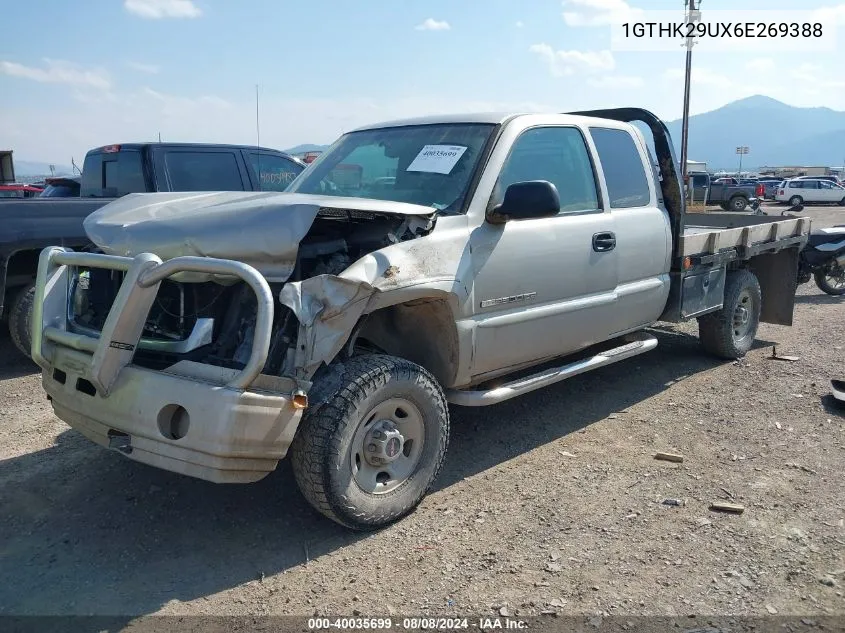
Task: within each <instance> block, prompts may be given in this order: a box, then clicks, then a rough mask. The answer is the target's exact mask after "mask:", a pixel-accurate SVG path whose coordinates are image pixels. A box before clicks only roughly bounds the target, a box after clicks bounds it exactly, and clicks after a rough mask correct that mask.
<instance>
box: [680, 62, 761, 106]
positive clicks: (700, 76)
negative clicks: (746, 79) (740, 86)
mask: <svg viewBox="0 0 845 633" xmlns="http://www.w3.org/2000/svg"><path fill="white" fill-rule="evenodd" d="M663 78H664V79H667V80H670V81H673V82H674V81H677V82H680V83H681V84H683V81H684V69H683V68H670V69H668V70H666V71H664V73H663ZM690 83H691V84H692V85H701V86H712V87H714V88H733V87H735V86H736V85H737V84H736V82H735V81H734V80H733V79H731V78H730V77H728V76H727V75H723V74H720V73H717V72H715V71H713V70H710V69H709V68H705V67H703V66H693V68H692V75H691V76H690ZM752 94H753V93H752ZM744 96H746V95H745V94H742V95H735V97H736V98H737V99H741V98H742V97H744Z"/></svg>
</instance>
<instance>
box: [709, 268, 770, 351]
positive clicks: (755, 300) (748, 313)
mask: <svg viewBox="0 0 845 633" xmlns="http://www.w3.org/2000/svg"><path fill="white" fill-rule="evenodd" d="M761 305H762V301H761V294H760V284H759V283H758V281H757V277H755V276H754V274H753V273H751V272H749V271H747V270H736V271H731V272H729V273H728V276H727V279H726V280H725V300H724V303H723V306H722V309H721V310H719V311H718V312H711V313H710V314H705V315H704V316H702V317H699V318H698V338H699V340H700V341H701V345H702V346H703V347H704V349H705V351H707V352H708V353H709V354H713V355H714V356H718V357H719V358H725V359H728V360H735V359H737V358H742V357H743V356H745V354H746V353H747V352H748V350H750V349H751V346H752V345H753V344H754V338H755V337H756V336H757V326H758V325H759V324H760V307H761Z"/></svg>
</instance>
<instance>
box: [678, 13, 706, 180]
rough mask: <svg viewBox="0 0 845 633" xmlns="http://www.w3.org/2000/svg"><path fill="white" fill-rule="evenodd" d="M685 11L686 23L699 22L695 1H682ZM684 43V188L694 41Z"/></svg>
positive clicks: (682, 153) (682, 173)
mask: <svg viewBox="0 0 845 633" xmlns="http://www.w3.org/2000/svg"><path fill="white" fill-rule="evenodd" d="M684 4H685V5H686V9H687V22H690V23H692V22H698V21H700V20H701V12H700V11H699V10H698V8H697V7H696V0H684ZM698 6H699V7H700V6H701V0H698ZM686 39H687V41H686V43H685V46H686V49H687V66H686V72H685V73H684V114H683V121H682V123H681V181H682V182H683V184H684V186H686V184H687V178H688V176H687V151H688V144H689V93H690V75H691V74H692V47H693V46H695V41H694V39H693V38H692V37H688V38H686Z"/></svg>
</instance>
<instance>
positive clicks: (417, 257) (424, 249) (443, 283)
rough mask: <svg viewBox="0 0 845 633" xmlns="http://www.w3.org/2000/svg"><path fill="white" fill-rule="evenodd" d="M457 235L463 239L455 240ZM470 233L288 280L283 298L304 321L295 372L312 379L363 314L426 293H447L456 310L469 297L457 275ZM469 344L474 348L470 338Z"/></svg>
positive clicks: (397, 248) (390, 249) (395, 249)
mask: <svg viewBox="0 0 845 633" xmlns="http://www.w3.org/2000/svg"><path fill="white" fill-rule="evenodd" d="M455 238H459V239H455ZM466 243H467V241H466V237H465V236H462V235H460V234H458V233H455V234H453V235H448V234H447V235H443V234H441V235H437V234H436V233H435V234H433V235H428V236H425V237H421V238H418V239H416V240H412V241H408V242H402V243H399V244H394V245H393V246H389V247H387V248H384V249H381V250H379V251H375V252H373V253H369V254H367V255H365V256H364V257H362V258H361V259H360V260H358V261H357V262H355V263H354V264H352V266H350V267H349V268H347V269H346V270H345V271H343V272H342V273H340V275H338V276H335V275H318V276H316V277H311V278H310V279H306V280H304V281H297V282H289V283H287V284H285V286H284V287H283V288H282V290H281V292H280V293H279V301H280V302H281V303H282V304H283V305H285V306H287V307H288V308H290V309H291V310H292V311H293V313H294V314H295V315H296V317H297V319H298V320H299V323H300V330H299V345H298V346H297V351H296V360H295V365H296V371H297V376H298V377H301V378H304V379H309V378H310V377H311V376H313V374H314V372H315V371H317V369H318V368H319V367H320V365H321V364H322V363H327V364H328V363H330V362H331V361H332V360H333V359H334V358H335V356H337V354H338V353H339V352H340V350H341V349H343V346H344V345H345V344H346V342H347V341H348V340H349V337H350V335H351V334H352V331H353V330H354V328H355V326H356V324H357V323H358V321H359V320H360V318H361V317H362V316H363V315H365V314H368V313H370V312H373V311H375V310H378V309H380V308H384V307H387V306H390V305H395V304H397V303H403V302H407V301H412V300H415V299H421V298H426V297H434V296H436V297H445V298H448V300H449V303H450V305H451V306H452V309H453V311H454V313H455V315H456V318H457V317H458V315H459V314H460V313H461V305H462V304H463V303H464V302H465V301H467V300H468V299H469V290H468V289H467V287H466V286H465V285H464V284H463V283H461V282H460V281H459V279H458V277H457V275H458V274H459V272H460V270H461V266H462V265H463V263H465V262H467V261H468V258H465V257H463V253H464V247H465V245H466ZM466 345H467V346H468V348H471V341H467V343H466Z"/></svg>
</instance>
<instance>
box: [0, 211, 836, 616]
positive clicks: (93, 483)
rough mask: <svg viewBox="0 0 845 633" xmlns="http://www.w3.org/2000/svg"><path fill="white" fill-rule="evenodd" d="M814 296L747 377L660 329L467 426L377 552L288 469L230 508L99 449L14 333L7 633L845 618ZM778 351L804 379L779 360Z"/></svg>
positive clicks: (192, 485) (831, 329)
mask: <svg viewBox="0 0 845 633" xmlns="http://www.w3.org/2000/svg"><path fill="white" fill-rule="evenodd" d="M808 214H809V215H811V216H812V217H814V218H815V219H816V224H817V225H831V224H834V223H836V222H845V210H842V209H838V208H827V209H813V210H808ZM799 293H800V296H799V297H798V305H797V309H796V325H795V326H794V327H792V328H785V327H775V326H768V325H766V326H763V327H762V328H761V331H760V334H759V339H760V343H759V346H758V347H757V348H756V349H755V350H753V351H752V352H751V353H750V354H749V355H748V356H747V358H746V359H745V360H744V361H743V362H739V363H720V362H717V361H714V360H712V359H710V358H707V357H705V356H703V355H702V354H701V353H700V352H699V349H698V343H697V339H696V338H695V327H694V324H687V325H685V326H684V327H677V328H676V327H672V328H670V327H665V328H659V329H657V330H656V334H657V336H658V337H659V339H660V345H659V347H658V349H657V350H656V351H655V352H652V353H650V354H648V355H645V356H641V357H638V358H635V359H632V360H629V361H625V362H623V363H620V364H618V365H615V366H611V367H608V368H605V369H603V370H599V371H597V372H594V373H591V374H587V375H584V376H581V377H578V378H575V379H572V380H570V381H567V382H564V383H562V384H559V385H557V386H554V387H551V388H548V389H546V390H544V391H541V392H537V393H535V394H531V395H528V396H526V397H523V398H521V399H516V400H513V401H510V402H507V403H504V404H501V405H498V406H495V407H490V408H485V409H460V408H453V410H452V416H453V435H452V440H451V445H450V449H449V455H448V458H447V463H446V466H445V469H444V472H443V473H442V474H441V476H440V478H439V481H438V482H437V485H436V490H435V491H434V492H433V493H432V494H431V495H430V496H429V497H428V498H427V499H426V500H425V501H424V503H423V504H422V506H421V507H420V508H419V510H418V511H417V512H416V513H415V514H413V515H412V516H410V517H409V518H407V519H406V520H404V521H402V522H400V523H399V524H397V525H395V526H393V527H391V528H389V529H386V530H384V531H382V532H380V533H377V534H374V535H364V536H361V535H354V534H349V533H347V532H345V531H344V530H342V529H341V528H339V527H336V526H335V525H334V524H332V523H330V522H328V521H326V520H324V519H322V518H320V517H319V516H318V515H317V514H316V513H314V512H312V511H311V510H310V509H309V507H308V506H306V504H305V502H304V501H303V500H302V499H301V498H300V496H299V494H298V492H297V491H296V489H295V486H294V483H293V478H292V476H291V473H290V470H289V468H288V466H287V464H283V465H282V466H281V467H280V469H279V470H278V471H277V472H276V473H274V474H273V475H271V476H270V477H268V478H267V479H265V480H264V481H262V482H259V483H258V484H254V485H249V486H231V487H223V486H217V485H214V484H210V483H205V482H201V481H195V480H191V479H188V478H184V477H180V476H177V475H172V474H170V473H166V472H161V471H157V470H154V469H152V468H149V467H146V466H143V465H140V464H137V463H134V462H131V461H129V460H127V459H125V458H123V457H122V456H120V455H119V454H117V453H114V452H109V451H106V450H104V449H101V448H99V447H96V446H94V445H91V444H89V443H88V442H87V441H86V440H84V439H83V438H82V437H81V436H80V435H78V434H77V433H76V432H74V431H71V430H70V429H69V428H68V427H67V426H66V425H65V424H64V423H62V422H60V421H59V420H58V419H56V418H55V417H54V416H53V415H52V413H51V409H50V407H49V403H48V402H47V401H46V399H45V398H44V396H43V394H42V391H41V389H40V385H39V376H38V375H37V374H36V373H35V371H34V368H33V367H32V366H31V365H29V364H26V363H23V362H21V361H19V360H17V359H15V358H14V354H13V352H12V347H11V344H10V342H9V340H8V335H5V334H4V335H0V419H2V422H0V459H2V461H0V508H2V509H3V511H2V512H0V614H2V613H5V614H66V613H79V614H89V613H95V614H114V615H122V614H136V615H139V614H147V613H171V614H200V613H202V614H256V615H263V614H308V615H310V614H313V613H315V612H319V613H333V614H348V615H351V614H352V613H353V611H357V612H360V613H361V614H363V615H375V614H382V615H386V614H388V613H394V614H408V613H418V614H419V613H439V614H450V613H451V614H470V613H481V614H489V613H493V612H494V610H495V611H496V612H498V611H499V610H500V609H502V608H505V609H507V610H508V611H509V612H511V613H512V614H515V615H530V614H538V613H540V612H541V611H544V610H553V611H556V612H559V613H561V614H595V613H608V614H629V615H635V614H666V615H675V614H678V615H686V614H693V613H696V614H720V613H722V614H737V615H739V614H762V615H765V614H767V613H774V612H778V613H780V614H802V615H803V614H816V615H820V614H828V613H845V599H843V591H845V493H843V490H842V483H843V474H842V469H843V464H845V411H843V410H842V409H839V408H837V407H836V406H835V401H833V400H832V399H831V398H830V397H829V395H828V381H829V379H830V377H831V376H837V375H838V376H840V377H845V364H844V363H843V360H842V359H843V352H842V349H843V346H845V340H843V338H842V335H843V331H845V330H843V316H845V314H843V305H842V304H843V302H845V299H839V298H834V297H829V296H827V295H824V294H822V293H821V292H820V291H819V290H818V289H817V288H815V286H813V285H810V284H808V285H805V286H802V287H801V288H800V289H799ZM773 343H777V344H778V351H779V352H780V353H783V354H795V355H798V356H800V361H799V362H796V363H789V362H779V361H773V360H769V359H768V358H767V357H768V356H769V354H770V353H771V345H772V344H773ZM658 450H669V451H672V452H679V453H683V454H684V455H685V456H686V459H685V461H684V462H683V463H682V464H673V463H668V462H661V461H656V460H654V459H653V454H654V452H655V451H658ZM667 498H675V499H680V500H683V501H685V505H682V506H667V505H663V503H662V501H663V500H664V499H667ZM714 500H728V501H734V502H736V503H741V504H743V505H744V506H745V508H746V509H745V513H744V514H742V515H739V516H737V515H728V514H717V513H714V512H711V511H709V510H708V505H709V503H710V502H711V501H714Z"/></svg>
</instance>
